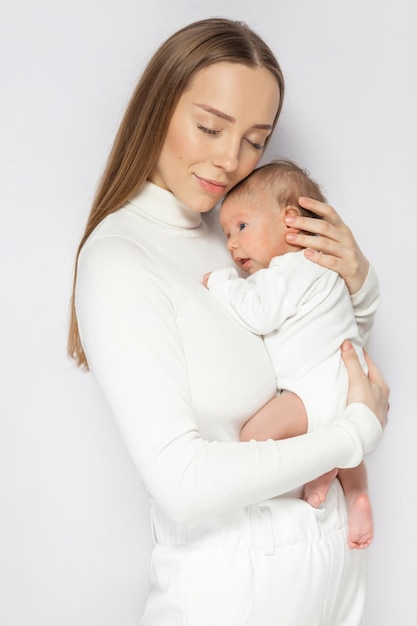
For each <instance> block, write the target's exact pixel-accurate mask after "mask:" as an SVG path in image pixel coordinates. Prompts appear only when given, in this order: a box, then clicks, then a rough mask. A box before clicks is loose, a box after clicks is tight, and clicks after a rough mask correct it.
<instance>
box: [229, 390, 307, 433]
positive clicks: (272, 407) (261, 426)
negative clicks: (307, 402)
mask: <svg viewBox="0 0 417 626" xmlns="http://www.w3.org/2000/svg"><path fill="white" fill-rule="evenodd" d="M306 432H307V413H306V410H305V408H304V404H303V402H302V400H301V399H300V398H299V397H298V396H297V395H296V394H295V393H292V392H291V391H283V392H282V393H281V394H280V395H279V396H276V397H275V398H273V399H272V400H270V402H268V403H267V404H265V405H264V406H263V407H262V408H261V409H260V410H259V411H258V412H257V413H255V415H253V416H252V417H251V418H250V419H249V420H248V421H247V422H246V424H245V425H244V426H243V428H242V430H241V432H240V440H241V441H250V440H251V439H255V440H256V441H266V440H267V439H275V440H277V439H287V438H288V437H296V436H297V435H304V434H305V433H306Z"/></svg>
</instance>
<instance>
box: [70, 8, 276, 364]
mask: <svg viewBox="0 0 417 626" xmlns="http://www.w3.org/2000/svg"><path fill="white" fill-rule="evenodd" d="M220 62H229V63H240V64H243V65H246V66H248V67H253V68H255V67H265V68H266V69H268V70H269V71H270V72H271V74H273V76H274V77H275V78H276V80H277V83H278V86H279V90H280V104H279V107H278V111H277V114H276V117H275V120H274V127H275V125H276V123H277V121H278V117H279V114H280V112H281V108H282V102H283V96H284V78H283V74H282V71H281V68H280V66H279V64H278V61H277V60H276V58H275V56H274V54H273V53H272V51H271V49H270V48H269V46H268V45H267V44H266V43H265V42H264V41H263V40H262V39H261V38H260V37H259V36H258V35H257V34H256V33H255V32H254V31H252V30H251V29H250V28H249V27H248V26H247V25H246V24H245V23H243V22H238V21H233V20H229V19H223V18H209V19H205V20H200V21H198V22H194V23H192V24H189V25H188V26H185V27H184V28H182V29H181V30H179V31H177V32H176V33H174V34H173V35H171V37H169V38H168V39H167V40H166V41H165V42H164V43H163V44H162V45H161V46H160V48H159V49H158V50H157V51H156V53H155V54H154V55H153V57H152V58H151V59H150V61H149V63H148V65H147V67H146V68H145V70H144V72H143V74H142V77H141V78H140V80H139V82H138V84H137V86H136V89H135V90H134V92H133V95H132V97H131V99H130V102H129V104H128V106H127V109H126V112H125V114H124V117H123V119H122V122H121V124H120V128H119V130H118V132H117V135H116V138H115V140H114V144H113V147H112V150H111V152H110V156H109V158H108V161H107V165H106V167H105V170H104V172H103V175H102V178H101V180H100V182H99V185H98V188H97V192H96V195H95V198H94V201H93V204H92V208H91V211H90V215H89V217H88V220H87V224H86V227H85V231H84V234H83V236H82V239H81V242H80V244H79V246H78V250H77V254H76V259H75V268H74V283H73V291H72V297H71V311H70V327H69V335H68V354H69V356H70V358H72V359H74V361H75V362H76V364H77V365H79V366H82V367H85V368H87V369H88V364H87V359H86V356H85V354H84V350H83V347H82V345H81V340H80V335H79V332H78V323H77V316H76V311H75V285H76V280H77V265H78V257H79V254H80V251H81V249H82V247H83V245H84V244H85V242H86V240H87V239H88V237H89V236H90V234H91V233H92V232H93V230H94V229H95V228H96V226H97V225H98V224H99V223H100V222H101V221H102V220H103V219H104V218H105V217H106V216H107V215H109V214H110V213H113V212H114V211H117V210H118V209H120V208H121V207H122V206H123V205H124V204H125V203H126V202H127V201H128V200H129V199H130V198H132V197H133V196H134V195H135V194H136V193H137V192H138V190H139V189H140V187H141V185H142V184H143V183H144V182H145V181H146V179H147V178H148V177H149V175H150V174H151V172H152V171H153V169H154V167H155V164H156V162H157V159H158V157H159V154H160V152H161V149H162V146H163V143H164V140H165V136H166V133H167V130H168V125H169V122H170V120H171V117H172V114H173V112H174V109H175V106H176V104H177V102H178V100H179V98H180V97H181V95H182V93H183V92H184V90H185V89H186V88H187V87H188V86H189V84H190V82H191V80H192V79H193V77H194V76H195V74H196V73H197V72H198V71H199V70H201V69H203V68H205V67H208V66H209V65H213V64H215V63H220Z"/></svg>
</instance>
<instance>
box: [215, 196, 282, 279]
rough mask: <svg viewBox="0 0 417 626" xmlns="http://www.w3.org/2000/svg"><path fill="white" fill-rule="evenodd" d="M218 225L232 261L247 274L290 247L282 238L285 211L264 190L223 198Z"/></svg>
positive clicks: (267, 263)
mask: <svg viewBox="0 0 417 626" xmlns="http://www.w3.org/2000/svg"><path fill="white" fill-rule="evenodd" d="M220 224H221V226H222V228H223V232H224V234H225V235H226V237H227V248H228V250H230V253H231V255H232V258H233V261H234V262H235V263H236V265H237V266H238V267H240V268H241V269H243V270H244V271H245V272H248V273H249V274H253V273H254V272H257V271H258V270H260V269H264V268H266V267H268V266H269V264H270V262H271V260H272V259H273V258H274V257H275V256H280V255H281V254H285V253H286V252H289V250H290V247H289V246H288V244H287V243H286V241H285V233H286V232H287V227H286V225H285V211H283V210H281V209H280V208H279V207H277V206H276V205H275V203H274V202H273V199H272V196H271V194H269V193H268V192H267V191H263V192H259V193H255V194H253V196H249V195H248V196H244V197H242V198H239V197H233V196H231V197H230V198H226V200H225V201H224V202H223V205H222V207H221V209H220Z"/></svg>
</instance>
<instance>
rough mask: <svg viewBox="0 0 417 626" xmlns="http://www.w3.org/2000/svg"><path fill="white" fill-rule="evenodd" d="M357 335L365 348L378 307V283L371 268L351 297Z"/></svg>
mask: <svg viewBox="0 0 417 626" xmlns="http://www.w3.org/2000/svg"><path fill="white" fill-rule="evenodd" d="M351 299H352V305H353V308H354V311H355V318H356V323H357V325H358V329H359V334H360V336H361V338H362V340H363V342H364V345H365V346H367V345H368V343H369V339H370V335H371V331H372V326H373V323H374V319H375V314H376V312H377V309H378V306H379V282H378V277H377V275H376V272H375V270H374V268H373V267H372V266H370V267H369V271H368V274H367V276H366V278H365V282H364V283H363V285H362V287H361V288H360V290H359V291H358V292H357V293H355V294H353V295H352V296H351Z"/></svg>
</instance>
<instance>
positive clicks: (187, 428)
mask: <svg viewBox="0 0 417 626" xmlns="http://www.w3.org/2000/svg"><path fill="white" fill-rule="evenodd" d="M168 289H169V285H168ZM76 310H77V317H78V322H79V327H80V332H81V339H82V342H83V346H84V348H85V351H86V355H87V359H88V363H89V366H90V370H91V372H92V373H93V375H94V376H95V378H96V380H97V382H98V385H99V386H100V388H101V390H102V392H103V394H104V396H105V398H106V399H107V402H108V404H109V406H110V408H111V410H112V412H113V414H114V417H115V419H116V421H117V423H118V425H119V427H120V430H121V432H122V435H123V437H124V440H125V442H126V445H127V448H128V450H129V452H130V455H131V457H132V459H133V462H134V463H135V465H136V467H137V469H138V471H139V474H140V476H141V478H142V480H143V482H144V484H145V486H146V488H147V490H148V492H149V493H150V494H151V496H152V498H153V499H154V500H155V501H156V502H157V504H158V505H159V506H160V507H161V508H162V509H163V510H164V511H165V512H166V513H167V515H169V517H170V518H171V519H172V520H173V521H174V522H175V521H176V522H184V521H188V520H191V519H193V518H196V517H199V516H202V515H206V514H215V513H221V512H224V511H227V510H230V509H234V508H238V507H241V506H247V505H250V504H253V503H255V502H257V501H260V500H264V499H268V498H271V497H274V496H277V495H279V494H281V493H285V492H286V491H289V490H291V489H293V488H295V487H297V486H299V485H302V484H304V483H305V482H307V481H308V480H311V479H312V478H314V477H316V476H318V475H320V474H324V473H325V472H327V471H329V470H330V469H333V468H334V467H354V466H356V465H357V464H358V463H359V462H360V461H361V460H362V457H363V455H364V453H366V452H367V451H369V450H371V449H373V448H374V447H375V445H376V444H377V442H378V441H379V439H380V437H381V433H382V429H381V426H380V423H379V421H378V420H377V419H376V418H375V416H374V415H373V414H372V412H371V410H370V409H369V408H367V407H366V406H365V405H364V404H362V403H360V402H361V400H360V399H359V400H356V402H355V403H354V404H351V405H350V406H349V407H348V408H347V410H346V412H345V415H344V419H343V420H340V421H338V422H336V423H334V424H333V425H332V426H330V427H329V428H326V429H323V430H321V431H318V432H314V433H309V434H307V435H301V436H300V437H295V438H293V439H288V440H284V441H279V442H275V441H265V442H255V441H251V442H246V443H241V442H231V443H224V442H217V441H207V440H204V439H202V437H201V435H200V433H199V431H198V428H197V424H196V420H195V416H194V412H193V404H192V401H191V398H190V395H189V386H188V372H187V363H186V362H185V361H184V354H183V346H182V342H181V338H180V337H179V335H178V332H177V326H176V310H175V307H174V305H173V301H172V299H170V297H169V293H167V284H166V277H165V276H158V273H157V271H156V269H155V265H154V263H153V262H152V261H151V260H150V259H148V258H147V256H146V253H145V252H144V251H143V250H142V249H141V248H140V247H139V246H137V245H136V244H135V243H134V242H130V241H128V240H125V239H123V238H117V237H103V238H98V239H96V240H93V241H92V242H89V243H87V244H86V246H85V247H84V249H83V251H82V254H81V256H80V260H79V269H78V280H77V289H76ZM353 358H354V357H353ZM359 369H360V368H359ZM352 375H353V377H354V380H355V381H356V382H355V385H354V388H355V389H356V396H358V397H360V395H361V393H360V390H361V389H362V388H366V387H371V383H370V381H368V379H367V378H366V376H365V378H363V377H361V376H360V372H359V373H358V372H357V371H356V373H355V371H353V374H352ZM357 378H358V380H356V379H357ZM380 385H381V383H379V382H378V381H376V382H374V384H373V387H372V389H371V390H370V391H368V392H367V393H365V392H362V395H363V397H364V401H366V402H368V403H369V405H370V406H371V408H372V410H374V411H375V413H376V414H377V415H378V417H379V419H380V420H382V421H383V419H382V417H381V412H382V410H381V408H380V404H381V402H380V401H379V402H378V401H375V399H374V396H378V394H379V396H381V394H382V391H379V386H380ZM377 392H378V393H377Z"/></svg>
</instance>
